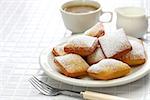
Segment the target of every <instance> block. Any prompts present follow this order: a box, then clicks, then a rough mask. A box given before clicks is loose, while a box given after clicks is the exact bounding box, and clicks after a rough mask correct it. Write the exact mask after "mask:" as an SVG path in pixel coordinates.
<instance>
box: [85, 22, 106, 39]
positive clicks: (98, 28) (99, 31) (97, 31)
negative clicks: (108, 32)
mask: <svg viewBox="0 0 150 100" xmlns="http://www.w3.org/2000/svg"><path fill="white" fill-rule="evenodd" d="M84 34H85V35H87V36H92V37H97V38H98V37H101V36H103V35H104V34H105V30H104V25H103V24H102V23H101V22H98V23H96V24H95V25H94V26H93V27H91V28H90V29H88V30H87V31H85V33H84Z"/></svg>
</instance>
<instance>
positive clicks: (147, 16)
mask: <svg viewBox="0 0 150 100" xmlns="http://www.w3.org/2000/svg"><path fill="white" fill-rule="evenodd" d="M149 18H150V16H147V19H149ZM148 22H149V21H148ZM148 26H149V25H148ZM146 33H150V31H148V28H147V32H146Z"/></svg>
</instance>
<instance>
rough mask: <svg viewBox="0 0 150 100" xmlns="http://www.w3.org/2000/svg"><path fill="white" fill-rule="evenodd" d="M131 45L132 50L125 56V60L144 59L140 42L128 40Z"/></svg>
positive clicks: (143, 51)
mask: <svg viewBox="0 0 150 100" xmlns="http://www.w3.org/2000/svg"><path fill="white" fill-rule="evenodd" d="M129 41H130V43H131V45H132V50H131V51H130V52H129V53H128V54H126V55H125V56H123V57H125V58H130V59H139V58H140V59H145V50H144V47H143V44H142V41H141V40H137V41H136V40H129Z"/></svg>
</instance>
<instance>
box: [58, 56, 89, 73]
mask: <svg viewBox="0 0 150 100" xmlns="http://www.w3.org/2000/svg"><path fill="white" fill-rule="evenodd" d="M55 59H56V60H57V61H58V62H59V63H61V65H62V66H63V67H64V68H65V69H66V70H69V71H77V70H78V71H80V70H81V69H84V68H88V67H89V65H88V64H87V63H86V62H85V61H84V59H83V58H82V57H81V56H79V55H77V54H66V55H64V56H57V57H55Z"/></svg>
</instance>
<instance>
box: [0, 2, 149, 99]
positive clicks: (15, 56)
mask: <svg viewBox="0 0 150 100" xmlns="http://www.w3.org/2000/svg"><path fill="white" fill-rule="evenodd" d="M65 1H66V0H64V1H63V0H55V1H54V0H0V100H35V99H36V100H41V99H42V100H73V99H74V100H77V98H72V97H66V96H61V95H60V96H57V97H48V96H43V95H41V94H39V93H38V91H37V90H35V89H34V88H33V87H32V86H31V85H30V83H29V82H28V79H29V78H30V77H31V75H32V74H35V73H37V72H38V71H39V70H40V66H39V62H38V61H39V60H38V59H39V54H40V52H41V50H42V49H44V48H47V47H50V46H52V45H51V43H54V42H56V41H58V40H59V39H61V38H63V37H64V33H65V30H66V29H65V27H64V25H63V21H62V19H61V15H60V13H59V6H60V5H61V4H62V3H63V2H65ZM100 2H101V4H102V7H103V10H109V11H113V10H114V9H115V8H116V7H120V6H127V5H128V6H140V7H144V8H145V9H146V13H147V14H148V13H150V12H148V11H150V8H149V7H150V1H149V0H101V1H100ZM114 23H115V17H114V19H113V22H112V23H111V24H108V26H111V25H113V26H115V25H114ZM111 30H112V29H110V31H111ZM42 76H43V77H42V78H43V79H45V80H46V81H47V82H49V83H50V84H51V85H53V86H56V87H60V88H70V89H72V90H79V91H80V90H84V89H85V88H81V87H75V86H71V85H67V84H63V83H60V82H56V81H55V80H52V79H50V78H47V77H46V76H44V75H42ZM149 78H150V76H149V75H147V76H145V77H144V78H142V79H140V80H138V81H136V82H133V83H130V84H127V85H124V86H119V87H112V88H86V89H89V90H96V91H99V92H104V93H109V94H112V95H118V96H122V97H127V98H131V99H135V100H150V79H149Z"/></svg>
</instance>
